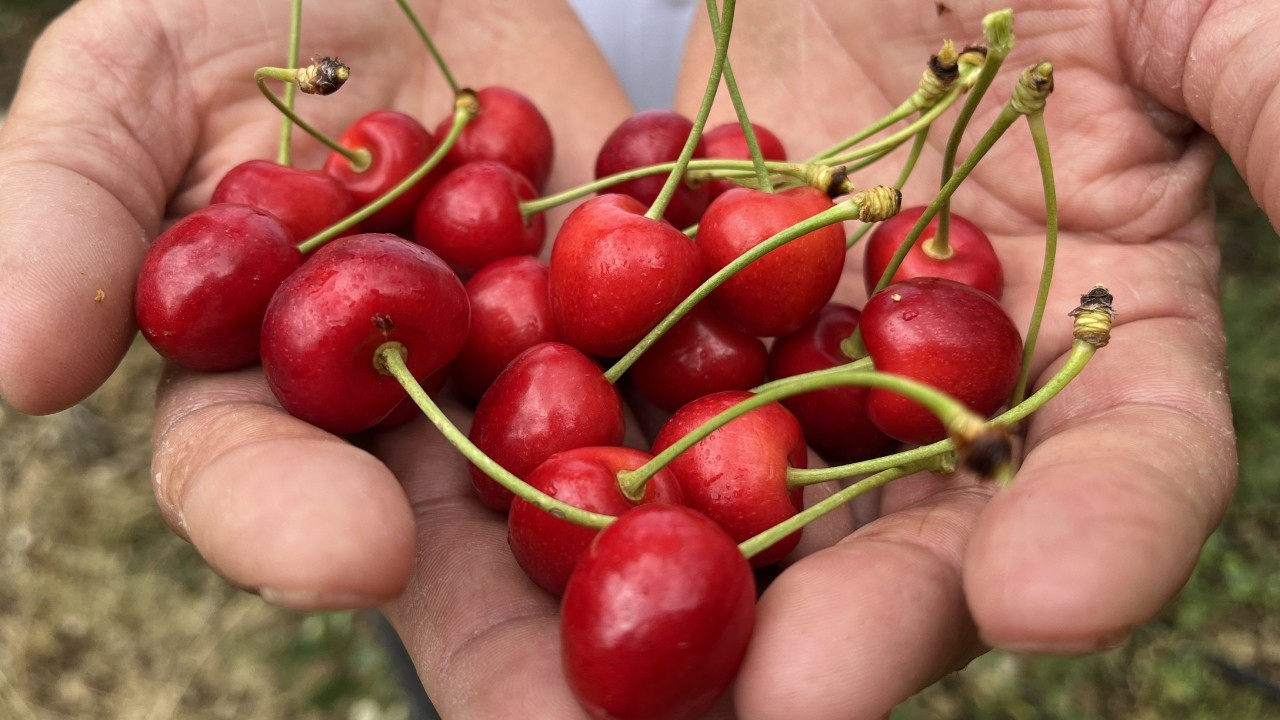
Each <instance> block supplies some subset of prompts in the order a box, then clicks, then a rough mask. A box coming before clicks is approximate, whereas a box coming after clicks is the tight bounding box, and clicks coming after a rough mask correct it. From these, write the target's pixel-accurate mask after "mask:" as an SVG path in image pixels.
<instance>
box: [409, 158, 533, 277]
mask: <svg viewBox="0 0 1280 720" xmlns="http://www.w3.org/2000/svg"><path fill="white" fill-rule="evenodd" d="M537 196H538V192H537V191H536V190H534V189H533V185H531V184H530V183H529V181H528V180H527V179H525V177H524V176H523V175H521V174H520V173H518V172H516V171H514V170H512V169H511V168H509V167H507V166H506V165H503V164H502V163H497V162H493V161H489V160H481V161H477V162H472V163H467V164H466V165H463V166H462V167H459V168H458V169H456V170H453V171H452V172H450V173H449V174H448V175H445V176H444V178H442V179H441V180H440V182H438V183H436V185H435V186H434V187H432V188H431V189H430V190H429V191H427V193H426V197H424V198H423V200H422V204H421V205H420V206H419V207H418V214H417V217H416V219H415V220H414V239H415V240H417V242H418V243H420V244H422V245H424V246H426V247H428V248H430V249H431V251H432V252H434V253H436V254H437V255H439V256H440V257H441V258H443V259H444V261H445V262H447V263H449V265H450V266H452V267H453V269H454V270H456V271H457V272H458V273H459V274H460V275H463V276H467V275H470V274H472V273H474V272H475V271H476V270H479V269H480V268H482V267H484V266H485V265H488V264H489V263H491V262H493V261H495V260H500V259H502V258H504V257H509V256H512V255H536V254H538V252H539V251H540V250H542V244H543V242H545V241H546V239H547V222H546V219H545V218H544V217H543V216H542V214H541V213H535V214H534V215H533V216H532V217H530V218H529V220H528V221H527V222H526V221H525V218H524V216H523V215H521V213H520V202H521V201H522V200H531V199H533V198H536V197H537Z"/></svg>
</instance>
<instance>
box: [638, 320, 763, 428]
mask: <svg viewBox="0 0 1280 720" xmlns="http://www.w3.org/2000/svg"><path fill="white" fill-rule="evenodd" d="M767 362H768V353H767V352H766V351H765V349H764V343H763V342H761V341H760V339H759V338H756V337H753V336H751V335H746V334H744V333H742V332H739V331H738V330H736V329H735V328H734V327H733V326H732V325H730V324H729V323H727V322H725V321H724V320H722V319H720V316H719V315H716V313H715V311H714V310H712V309H711V308H709V307H707V306H706V305H703V304H699V305H695V306H694V307H693V310H691V311H690V312H689V314H688V315H686V316H684V317H683V318H681V320H680V322H678V323H676V324H675V326H674V327H672V328H671V329H670V330H668V331H667V333H666V334H665V335H663V336H662V337H661V338H660V339H659V340H658V342H656V343H654V344H653V345H652V346H651V347H650V348H649V349H648V350H646V351H645V353H644V354H643V355H641V356H640V359H639V360H636V362H635V364H634V365H632V366H631V371H630V372H631V379H632V380H634V381H635V384H636V388H637V389H638V390H639V391H640V393H641V394H642V395H644V396H645V397H646V398H648V400H649V401H650V402H652V403H653V404H654V405H657V406H658V407H660V408H662V409H664V410H676V409H677V408H679V407H681V406H682V405H684V404H686V403H689V402H692V401H693V400H696V399H698V398H700V397H702V396H703V395H710V394H711V393H716V392H720V391H722V390H747V389H749V388H753V387H755V386H756V385H759V384H760V383H762V382H764V373H765V365H766V363H767Z"/></svg>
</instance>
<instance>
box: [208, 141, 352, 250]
mask: <svg viewBox="0 0 1280 720" xmlns="http://www.w3.org/2000/svg"><path fill="white" fill-rule="evenodd" d="M210 202H211V203H240V204H243V205H252V206H253V207H256V208H260V209H262V210H266V211H267V212H269V213H271V214H272V215H275V216H276V217H277V218H279V220H280V222H282V223H284V226H285V227H287V228H289V232H291V233H293V237H294V240H295V241H297V242H302V241H303V240H306V239H307V238H309V237H311V236H312V235H315V234H316V233H318V232H320V231H321V230H324V229H325V228H327V227H329V226H330V225H333V224H335V223H337V222H338V221H339V220H341V219H343V218H345V217H346V216H348V215H350V214H351V213H353V212H355V211H356V201H355V198H353V197H351V192H350V191H349V190H347V189H346V188H345V187H343V185H342V183H340V182H338V181H337V179H335V178H334V177H333V176H331V175H328V174H327V173H323V172H321V171H319V170H299V169H298V168H295V167H286V166H284V165H277V164H276V163H273V162H268V161H266V160H250V161H248V162H243V163H240V164H239V165H237V166H235V167H233V168H231V169H230V170H229V171H227V174H226V175H224V176H223V177H222V180H221V181H219V182H218V186H217V187H216V188H214V189H213V198H212V199H211V200H210ZM352 232H355V230H352Z"/></svg>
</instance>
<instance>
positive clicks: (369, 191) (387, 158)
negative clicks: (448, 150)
mask: <svg viewBox="0 0 1280 720" xmlns="http://www.w3.org/2000/svg"><path fill="white" fill-rule="evenodd" d="M338 142H339V143H341V144H342V145H344V146H346V147H348V148H351V149H353V150H358V149H364V150H368V151H369V156H370V158H371V160H370V164H369V167H367V168H365V169H364V170H360V171H357V170H356V169H355V168H353V167H352V166H351V162H350V161H349V160H347V159H346V158H345V157H343V156H342V155H339V154H338V153H332V154H330V155H329V157H328V159H326V160H325V162H324V171H325V172H327V173H329V174H330V175H332V176H333V177H335V178H337V179H338V181H339V182H341V183H342V184H343V185H344V186H345V187H346V188H347V189H348V190H350V191H351V196H352V197H353V198H355V201H356V205H357V206H360V207H364V206H365V205H368V204H369V203H371V202H373V201H375V200H377V199H378V198H380V197H382V196H383V195H385V194H386V193H387V191H389V190H391V189H392V188H394V187H395V186H396V185H399V184H400V181H402V180H404V179H405V178H406V177H408V176H409V175H412V174H413V171H414V170H417V169H418V166H419V165H422V163H424V162H426V161H427V158H429V157H431V153H432V151H434V150H435V149H436V145H437V144H438V143H437V142H436V139H435V137H433V136H432V135H431V133H430V132H428V131H427V129H426V128H424V127H422V124H421V123H419V122H418V121H417V120H414V119H413V118H412V117H409V116H408V115H405V114H404V113H401V112H395V111H394V110H376V111H374V112H371V113H369V114H368V115H365V116H364V117H362V118H360V119H359V120H357V121H355V123H354V124H352V126H351V127H349V128H347V131H346V132H344V133H342V137H340V138H338ZM443 174H444V171H443V170H441V169H440V167H439V166H437V167H436V168H435V169H433V170H432V171H431V172H429V173H427V176H426V177H424V178H422V179H421V180H419V181H418V182H417V183H415V184H414V186H413V187H411V188H409V189H408V190H407V191H405V193H404V194H403V195H401V196H400V197H398V198H396V199H395V200H392V201H391V204H390V205H387V206H386V207H384V208H382V209H381V210H379V211H378V212H376V213H374V214H373V215H372V216H370V217H368V218H366V219H365V220H363V221H362V222H361V223H360V227H361V228H362V229H364V230H365V231H366V232H393V231H396V230H399V229H400V228H402V227H404V225H405V223H407V222H408V221H409V218H411V217H413V212H414V210H415V209H416V208H417V207H418V203H419V202H420V201H421V200H422V196H423V194H424V193H426V191H427V188H429V187H431V186H432V185H434V184H435V183H436V181H437V180H439V179H440V177H441V176H442V175H443Z"/></svg>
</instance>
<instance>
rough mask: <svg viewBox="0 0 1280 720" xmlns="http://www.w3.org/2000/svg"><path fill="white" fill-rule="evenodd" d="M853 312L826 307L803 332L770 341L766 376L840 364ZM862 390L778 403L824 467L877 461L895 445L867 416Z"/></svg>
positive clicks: (848, 389)
mask: <svg viewBox="0 0 1280 720" xmlns="http://www.w3.org/2000/svg"><path fill="white" fill-rule="evenodd" d="M858 317H859V313H858V311H857V310H854V309H853V308H851V307H849V306H848V305H840V304H838V303H831V304H828V305H827V306H826V307H824V308H822V310H821V311H820V312H819V313H818V317H817V318H815V319H813V320H811V321H810V322H809V323H808V324H806V325H805V326H804V327H802V328H800V329H799V330H796V331H795V332H793V333H791V334H789V335H784V336H783V337H780V338H778V339H777V340H775V341H774V342H773V347H772V348H771V349H770V350H769V376H770V377H772V378H775V379H780V378H786V377H791V376H793V375H800V374H802V373H807V372H813V371H816V370H825V369H827V368H833V367H836V366H839V365H845V364H847V363H848V362H849V358H848V357H847V356H845V355H844V353H842V352H841V351H840V343H841V342H842V341H843V340H844V339H845V338H848V337H849V336H850V335H852V334H853V331H854V330H855V329H856V328H857V327H858ZM868 392H869V390H868V389H867V388H865V387H832V388H827V389H825V390H817V391H814V392H809V393H805V394H803V395H793V396H791V397H789V398H787V399H785V400H783V401H782V404H783V406H785V407H786V408H787V409H788V410H790V411H791V414H792V415H795V416H796V420H798V421H799V422H800V427H801V428H802V429H803V430H804V439H805V440H806V441H808V443H809V445H810V446H811V447H812V448H813V449H814V450H817V451H818V452H819V453H820V454H821V455H822V457H823V458H825V459H826V460H827V461H828V462H831V463H837V464H844V463H852V462H858V461H860V460H869V459H871V458H874V457H879V456H880V455H883V454H885V453H886V452H887V451H888V450H890V449H891V448H892V447H893V446H894V445H896V444H897V441H895V440H894V439H893V438H891V437H889V436H888V435H885V434H884V433H882V432H880V429H879V428H877V427H876V426H875V424H874V423H872V422H871V419H870V418H868V417H867V394H868Z"/></svg>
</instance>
